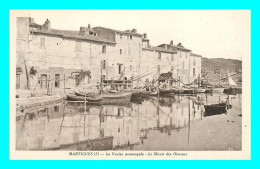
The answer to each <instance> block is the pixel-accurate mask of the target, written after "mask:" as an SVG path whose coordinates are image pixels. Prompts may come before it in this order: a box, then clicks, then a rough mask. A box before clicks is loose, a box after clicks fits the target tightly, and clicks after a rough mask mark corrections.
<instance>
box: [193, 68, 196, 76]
mask: <svg viewBox="0 0 260 169" xmlns="http://www.w3.org/2000/svg"><path fill="white" fill-rule="evenodd" d="M193 76H194V77H195V76H196V69H195V68H193Z"/></svg>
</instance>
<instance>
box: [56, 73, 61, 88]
mask: <svg viewBox="0 0 260 169" xmlns="http://www.w3.org/2000/svg"><path fill="white" fill-rule="evenodd" d="M55 87H57V88H59V87H60V74H55Z"/></svg>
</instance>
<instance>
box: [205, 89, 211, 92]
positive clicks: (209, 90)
mask: <svg viewBox="0 0 260 169" xmlns="http://www.w3.org/2000/svg"><path fill="white" fill-rule="evenodd" d="M212 92H213V89H206V90H205V93H212Z"/></svg>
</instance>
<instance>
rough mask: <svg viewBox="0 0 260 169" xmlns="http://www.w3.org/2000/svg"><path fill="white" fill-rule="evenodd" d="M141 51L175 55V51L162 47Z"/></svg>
mask: <svg viewBox="0 0 260 169" xmlns="http://www.w3.org/2000/svg"><path fill="white" fill-rule="evenodd" d="M143 50H150V51H157V52H164V53H173V54H176V53H177V52H176V51H173V50H169V49H165V48H162V47H150V48H143Z"/></svg>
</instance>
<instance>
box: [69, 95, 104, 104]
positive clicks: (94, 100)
mask: <svg viewBox="0 0 260 169" xmlns="http://www.w3.org/2000/svg"><path fill="white" fill-rule="evenodd" d="M67 100H68V101H85V97H83V96H76V95H67ZM101 100H102V96H95V97H86V101H87V103H88V104H91V103H100V101H101Z"/></svg>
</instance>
